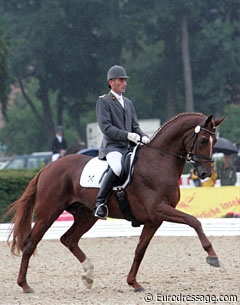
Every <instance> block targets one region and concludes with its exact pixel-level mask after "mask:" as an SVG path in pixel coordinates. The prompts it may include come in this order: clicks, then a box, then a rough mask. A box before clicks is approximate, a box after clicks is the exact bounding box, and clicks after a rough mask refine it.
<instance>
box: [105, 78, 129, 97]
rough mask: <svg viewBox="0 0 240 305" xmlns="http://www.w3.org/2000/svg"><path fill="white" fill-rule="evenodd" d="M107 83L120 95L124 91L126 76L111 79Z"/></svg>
mask: <svg viewBox="0 0 240 305" xmlns="http://www.w3.org/2000/svg"><path fill="white" fill-rule="evenodd" d="M109 85H110V87H111V89H112V90H113V91H114V92H116V93H117V94H120V95H121V94H123V93H124V92H125V91H126V87H127V80H126V78H115V79H111V80H110V81H109Z"/></svg>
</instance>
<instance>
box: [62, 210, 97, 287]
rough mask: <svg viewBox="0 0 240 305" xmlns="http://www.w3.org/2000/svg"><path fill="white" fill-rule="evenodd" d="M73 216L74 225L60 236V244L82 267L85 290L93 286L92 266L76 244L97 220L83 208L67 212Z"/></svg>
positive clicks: (90, 212)
mask: <svg viewBox="0 0 240 305" xmlns="http://www.w3.org/2000/svg"><path fill="white" fill-rule="evenodd" d="M69 211H70V212H71V213H72V214H73V216H74V223H73V225H72V226H71V227H70V228H69V230H68V231H67V232H66V233H65V234H64V235H62V237H61V239H60V240H61V242H62V243H63V244H64V246H66V247H67V248H68V249H69V250H70V251H71V252H72V254H73V255H74V256H75V257H76V258H77V259H78V260H79V262H80V263H82V265H83V269H84V271H85V274H84V275H83V276H82V280H83V283H84V285H85V286H86V287H87V288H89V289H90V288H91V287H92V284H93V269H94V266H93V264H92V263H91V261H90V259H89V258H88V257H86V255H85V254H84V252H83V251H82V250H81V249H80V248H79V246H78V242H79V240H80V238H81V237H82V235H83V234H84V233H86V232H87V231H88V230H90V229H91V227H92V226H93V225H94V224H95V222H96V221H97V218H96V217H94V216H93V215H92V211H90V210H88V209H86V208H85V207H80V206H78V207H77V208H76V206H75V208H74V209H73V210H69Z"/></svg>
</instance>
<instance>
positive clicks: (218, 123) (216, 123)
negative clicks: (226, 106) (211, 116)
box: [215, 117, 225, 127]
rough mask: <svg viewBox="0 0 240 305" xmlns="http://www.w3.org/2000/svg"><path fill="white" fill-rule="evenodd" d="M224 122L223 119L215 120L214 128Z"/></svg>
mask: <svg viewBox="0 0 240 305" xmlns="http://www.w3.org/2000/svg"><path fill="white" fill-rule="evenodd" d="M224 120H225V117H223V118H221V119H219V120H216V121H215V126H216V127H217V126H218V125H220V124H221V123H222V122H223V121H224Z"/></svg>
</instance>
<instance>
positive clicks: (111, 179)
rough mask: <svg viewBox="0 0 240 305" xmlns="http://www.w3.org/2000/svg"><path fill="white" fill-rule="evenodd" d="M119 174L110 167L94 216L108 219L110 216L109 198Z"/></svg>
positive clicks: (101, 188)
mask: <svg viewBox="0 0 240 305" xmlns="http://www.w3.org/2000/svg"><path fill="white" fill-rule="evenodd" d="M118 178H119V177H118V176H117V175H115V174H114V172H113V170H112V169H111V168H110V169H109V171H108V172H107V174H106V176H105V177H104V179H103V182H102V185H101V187H100V190H99V192H98V195H97V198H96V207H95V213H94V216H96V217H99V218H102V219H106V218H107V216H108V208H107V202H106V201H107V199H108V195H109V194H110V192H111V190H112V188H113V186H114V185H115V183H116V182H117V180H118Z"/></svg>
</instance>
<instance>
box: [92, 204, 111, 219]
mask: <svg viewBox="0 0 240 305" xmlns="http://www.w3.org/2000/svg"><path fill="white" fill-rule="evenodd" d="M100 207H104V208H105V209H106V216H105V217H101V216H99V215H98V214H97V212H98V209H99V208H100ZM94 216H95V217H98V218H100V219H103V220H106V219H107V217H108V206H107V205H106V204H104V203H101V204H99V205H98V206H97V207H96V210H95V214H94Z"/></svg>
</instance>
